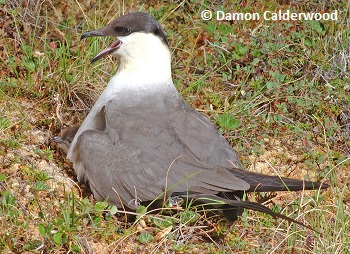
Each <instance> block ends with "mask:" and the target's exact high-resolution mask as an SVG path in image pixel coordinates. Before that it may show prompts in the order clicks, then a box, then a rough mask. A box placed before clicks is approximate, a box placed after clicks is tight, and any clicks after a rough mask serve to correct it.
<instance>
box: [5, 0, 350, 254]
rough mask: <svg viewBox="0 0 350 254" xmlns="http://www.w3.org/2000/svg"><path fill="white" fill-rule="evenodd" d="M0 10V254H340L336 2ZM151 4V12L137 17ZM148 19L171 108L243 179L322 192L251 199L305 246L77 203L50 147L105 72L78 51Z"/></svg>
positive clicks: (345, 214) (341, 93)
mask: <svg viewBox="0 0 350 254" xmlns="http://www.w3.org/2000/svg"><path fill="white" fill-rule="evenodd" d="M285 2H286V1H255V2H254V3H253V2H250V1H233V2H222V1H217V2H212V1H198V2H197V1H183V2H172V3H170V4H169V3H168V2H163V1H155V2H154V3H153V2H152V3H141V2H140V3H139V2H136V1H132V2H129V3H119V2H118V1H114V2H112V4H111V3H110V2H108V3H107V1H106V2H102V1H90V2H89V3H87V2H84V3H83V2H81V3H80V2H78V1H73V0H70V1H67V2H62V1H44V2H42V3H41V2H37V1H32V0H29V1H26V2H23V3H20V1H16V0H14V1H5V4H3V3H1V7H2V8H1V9H0V13H1V25H0V26H1V31H2V33H1V36H0V49H1V50H0V52H1V53H0V58H1V61H0V73H1V75H0V98H1V100H0V103H1V107H0V156H1V157H0V160H1V163H0V168H1V172H0V200H1V201H0V204H1V206H0V217H1V220H0V229H1V230H0V250H1V252H3V253H16V252H25V251H27V252H29V253H30V252H31V253H39V252H42V253H60V252H69V251H70V252H76V253H79V252H86V253H90V252H91V253H92V251H93V250H94V251H95V252H101V253H112V252H125V253H128V252H130V253H138V252H145V253H152V252H154V253H158V252H162V253H167V252H183V253H229V252H233V253H347V252H348V251H349V248H350V237H349V234H348V232H349V230H350V229H349V218H350V216H349V198H350V192H349V168H350V163H349V153H350V149H349V146H350V139H349V136H350V135H349V124H350V122H349V117H350V95H349V94H350V93H349V91H350V86H349V84H350V76H349V65H350V62H349V59H350V58H349V55H350V52H349V41H348V38H349V36H350V29H349V28H348V23H349V3H347V2H346V1H316V0H313V1H309V2H307V3H302V2H301V1H296V2H295V3H293V4H290V5H288V4H287V3H285ZM151 5H152V6H151ZM232 6H234V11H237V12H238V11H240V12H260V13H261V12H262V11H264V10H276V9H287V8H290V9H292V10H294V11H297V12H305V11H313V10H317V11H321V12H327V11H332V10H338V12H339V13H340V14H339V17H340V19H339V20H338V21H337V22H332V21H322V22H307V21H288V22H277V21H263V20H260V21H239V22H226V21H220V22H219V21H216V20H211V21H203V20H201V19H200V12H201V11H202V10H204V9H210V10H218V9H220V10H226V11H232V9H233V7H232ZM123 9H124V10H125V12H126V13H127V12H130V11H132V10H142V11H147V12H149V13H150V14H152V15H153V16H154V17H156V18H157V19H158V20H160V22H161V24H162V26H163V27H164V28H165V30H166V32H167V37H168V40H169V44H170V48H171V50H172V55H173V78H174V82H175V85H176V87H177V88H178V90H179V91H180V92H181V95H182V97H183V98H184V100H186V101H187V103H189V104H190V105H191V106H193V107H194V108H196V109H197V110H199V111H201V112H203V113H204V114H207V115H208V116H209V117H210V118H211V119H212V121H214V122H215V123H216V124H217V126H218V128H219V129H220V131H221V132H222V133H223V134H224V135H225V137H226V138H227V139H228V140H229V141H230V142H231V143H232V146H233V147H234V148H235V149H236V150H237V151H238V152H239V154H240V156H241V160H242V163H243V164H244V165H245V167H246V168H247V169H248V170H252V171H257V172H263V173H267V174H276V173H278V174H279V175H282V176H290V177H295V178H301V179H302V178H305V179H313V180H322V181H326V182H328V183H330V185H331V187H330V189H329V190H327V191H325V192H317V191H315V192H300V193H296V194H295V193H288V192H287V193H278V194H276V195H273V196H269V195H267V194H260V195H252V196H250V197H249V198H250V199H251V200H256V201H260V202H264V203H265V204H267V205H268V206H269V207H270V208H271V209H273V210H274V211H277V212H281V213H282V214H285V215H288V216H291V217H293V218H295V219H297V220H298V221H301V222H303V223H305V224H307V225H309V226H311V227H312V228H314V229H315V230H316V231H318V232H319V234H316V233H313V232H311V231H310V230H307V229H305V228H301V227H299V226H297V225H294V224H289V223H288V222H285V221H281V220H277V221H275V220H273V219H271V217H269V216H267V215H264V214H261V213H256V212H250V211H249V212H248V211H246V212H244V214H243V216H242V217H241V218H240V219H239V220H238V221H237V222H235V223H233V224H232V223H228V222H226V221H224V220H223V219H222V218H220V217H218V216H213V215H211V214H210V213H199V212H198V210H197V208H196V207H186V208H184V209H183V208H182V209H180V208H179V211H178V213H167V212H166V211H163V213H160V212H155V213H150V212H151V211H149V210H142V209H140V210H138V211H137V212H136V214H135V215H136V217H137V220H136V221H135V222H130V221H125V219H124V216H123V215H122V211H119V210H117V209H116V207H113V206H110V205H108V203H107V202H96V201H94V200H93V199H92V198H91V197H90V196H89V195H86V194H82V193H83V190H82V189H80V188H81V186H79V185H77V184H76V182H75V178H74V172H73V171H72V165H71V164H70V163H69V162H67V161H66V160H65V159H64V158H63V156H62V155H61V154H60V152H58V151H57V150H56V149H55V148H54V147H52V145H53V144H52V143H50V141H49V140H50V139H49V138H50V137H53V136H55V135H57V134H58V133H59V131H60V130H61V129H62V128H63V127H64V126H65V125H73V124H75V123H79V122H81V121H82V120H83V119H84V117H85V116H86V114H87V113H88V111H89V108H91V106H92V105H93V104H94V101H95V100H96V99H97V97H98V95H99V94H100V93H101V91H102V90H103V87H104V86H105V85H106V83H107V82H108V81H109V79H110V77H111V75H113V73H115V70H116V68H117V66H115V64H114V61H113V59H112V58H107V59H104V60H103V61H100V62H98V63H96V64H94V65H91V64H89V60H90V59H91V58H92V57H93V56H94V55H95V54H96V53H97V52H99V50H100V49H101V48H103V47H105V46H107V45H108V43H109V41H108V40H100V39H96V40H89V41H88V42H86V41H80V40H79V37H80V35H81V34H82V32H83V31H86V30H89V29H94V28H96V27H101V26H102V25H104V24H106V23H107V22H108V21H109V20H111V19H113V18H114V17H117V16H119V15H120V14H121V13H122V10H123Z"/></svg>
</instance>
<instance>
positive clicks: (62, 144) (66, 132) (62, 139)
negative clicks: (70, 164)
mask: <svg viewBox="0 0 350 254" xmlns="http://www.w3.org/2000/svg"><path fill="white" fill-rule="evenodd" d="M79 127H80V124H77V125H72V126H68V127H66V128H64V129H63V130H62V134H61V136H55V137H53V138H52V141H53V142H54V143H55V144H56V145H57V147H58V148H59V149H61V150H62V152H63V153H64V154H65V155H67V153H68V150H69V148H70V145H71V143H72V141H73V139H74V136H75V134H76V133H77V131H78V129H79Z"/></svg>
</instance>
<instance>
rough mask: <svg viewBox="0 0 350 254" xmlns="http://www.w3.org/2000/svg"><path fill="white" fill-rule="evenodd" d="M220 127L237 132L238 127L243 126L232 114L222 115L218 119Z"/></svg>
mask: <svg viewBox="0 0 350 254" xmlns="http://www.w3.org/2000/svg"><path fill="white" fill-rule="evenodd" d="M218 121H219V125H220V126H221V127H222V128H224V129H228V130H235V129H236V128H237V127H239V126H240V125H241V121H240V120H239V119H236V118H235V117H234V115H232V114H224V115H221V116H220V117H219V119H218Z"/></svg>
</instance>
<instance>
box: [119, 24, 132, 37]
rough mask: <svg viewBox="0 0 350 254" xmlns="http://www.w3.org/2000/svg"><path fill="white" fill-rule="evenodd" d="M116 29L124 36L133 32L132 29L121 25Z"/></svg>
mask: <svg viewBox="0 0 350 254" xmlns="http://www.w3.org/2000/svg"><path fill="white" fill-rule="evenodd" d="M115 31H116V32H117V33H118V34H120V35H123V36H126V35H129V34H131V33H132V30H131V29H130V28H128V27H120V26H117V27H116V28H115Z"/></svg>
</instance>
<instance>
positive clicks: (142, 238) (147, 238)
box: [139, 233, 154, 244]
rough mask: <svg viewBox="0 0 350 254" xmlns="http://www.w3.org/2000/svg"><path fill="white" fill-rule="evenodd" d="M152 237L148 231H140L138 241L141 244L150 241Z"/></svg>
mask: <svg viewBox="0 0 350 254" xmlns="http://www.w3.org/2000/svg"><path fill="white" fill-rule="evenodd" d="M153 239H154V237H153V235H151V234H149V233H142V234H140V235H139V241H140V242H141V243H142V244H145V243H148V242H150V241H152V240H153Z"/></svg>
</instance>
